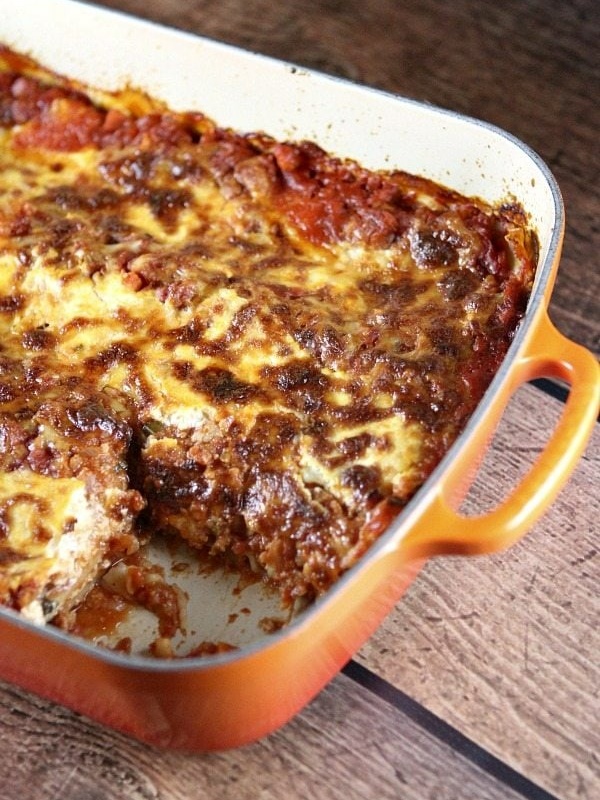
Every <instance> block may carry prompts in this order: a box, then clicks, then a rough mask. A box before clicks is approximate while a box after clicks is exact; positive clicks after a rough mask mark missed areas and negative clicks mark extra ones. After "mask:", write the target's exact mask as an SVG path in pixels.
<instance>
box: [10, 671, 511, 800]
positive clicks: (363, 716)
mask: <svg viewBox="0 0 600 800" xmlns="http://www.w3.org/2000/svg"><path fill="white" fill-rule="evenodd" d="M0 746H1V748H2V759H1V760H0V800H15V798H17V797H23V798H33V797H35V798H44V800H107V798H115V800H117V798H118V800H150V798H152V800H194V798H202V797H211V798H219V800H229V799H230V798H231V800H244V798H248V800H250V799H252V800H254V799H255V798H261V800H279V799H280V798H284V797H285V798H286V800H296V798H298V800H305V799H306V798H308V797H315V798H317V799H318V800H353V799H354V798H356V800H358V799H359V798H371V797H372V798H378V800H393V798H399V797H401V798H402V800H420V798H424V797H430V798H435V800H458V798H460V800H514V799H516V798H517V797H519V795H518V794H516V793H515V792H513V791H512V790H511V789H509V788H508V787H506V786H505V785H502V784H500V783H499V782H498V781H497V780H496V779H494V778H492V777H491V776H490V775H488V774H486V773H485V772H483V771H482V770H480V769H479V768H477V767H475V766H473V765H472V764H471V763H470V762H468V761H465V759H464V758H462V757H461V756H459V755H457V754H456V753H454V752H453V751H452V750H451V749H450V748H449V747H448V745H446V744H443V743H441V742H439V741H438V740H437V739H435V738H434V737H432V736H431V735H430V734H428V733H427V732H425V731H423V730H422V729H420V728H419V727H418V726H417V725H416V724H415V723H414V722H411V720H409V719H407V717H405V716H404V715H403V714H402V713H401V712H399V711H398V710H396V709H395V708H394V707H393V706H390V705H388V704H387V703H385V702H384V701H383V700H380V699H378V698H373V697H372V695H370V694H369V693H368V692H367V691H366V690H364V689H362V688H361V687H359V686H357V685H356V684H355V683H354V682H353V681H351V680H350V679H349V678H346V677H344V676H343V675H340V676H339V677H338V678H336V679H335V681H333V683H332V684H331V685H330V686H329V687H328V688H327V689H326V690H325V691H324V692H322V693H321V695H320V696H319V697H318V698H317V700H315V701H314V702H313V703H312V704H311V705H310V706H309V707H308V708H307V709H306V710H305V711H304V713H303V714H301V715H300V716H299V717H297V718H296V719H295V720H294V721H292V722H291V723H290V724H289V725H288V726H286V727H285V728H284V729H282V730H281V731H279V732H278V733H275V734H273V735H272V736H270V737H268V738H267V739H265V740H263V741H261V742H259V743H256V744H254V745H251V746H248V747H246V748H244V749H243V750H237V751H230V752H224V753H214V754H207V755H186V754H181V753H163V752H158V751H156V750H153V749H152V748H149V747H146V746H145V745H142V744H139V743H137V742H134V741H132V740H129V739H126V738H125V737H122V736H120V735H118V734H114V733H113V732H111V731H108V730H107V729H105V728H102V727H101V726H99V725H95V724H94V723H91V722H89V721H87V720H85V719H83V718H81V717H78V716H77V715H75V714H73V713H71V712H69V711H66V710H65V709H61V708H59V707H56V706H53V705H52V704H50V703H46V702H45V701H42V700H39V699H38V698H35V697H33V696H31V695H28V694H26V693H25V692H22V691H20V690H17V689H15V688H13V687H1V688H0ZM440 764H443V765H444V769H443V771H441V770H440V769H439V765H440Z"/></svg>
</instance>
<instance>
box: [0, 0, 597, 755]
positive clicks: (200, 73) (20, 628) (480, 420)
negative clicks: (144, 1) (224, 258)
mask: <svg viewBox="0 0 600 800" xmlns="http://www.w3.org/2000/svg"><path fill="white" fill-rule="evenodd" d="M0 19H1V20H2V21H1V22H0V39H1V40H2V41H3V42H5V43H6V44H8V45H9V46H11V47H13V48H14V49H16V50H19V51H22V52H27V53H29V54H31V55H32V56H33V57H34V58H37V59H38V60H40V61H41V62H42V63H44V64H45V65H47V66H49V67H51V68H53V69H55V70H57V71H59V72H62V73H64V74H67V75H69V76H71V77H75V78H78V79H80V80H83V81H84V82H86V83H89V84H91V85H96V86H99V87H102V88H105V89H110V88H115V89H116V88H121V87H123V86H124V85H125V84H130V85H134V86H136V87H139V88H142V89H145V90H147V91H148V92H150V93H151V94H153V95H157V96H159V97H161V98H163V99H164V100H166V101H167V102H168V103H169V104H170V105H172V106H174V107H177V108H181V109H200V110H202V111H204V112H205V113H207V114H208V115H209V116H211V117H212V118H213V119H215V120H216V121H217V122H218V123H220V124H222V125H226V126H231V127H234V128H236V129H238V130H242V131H253V130H264V131H266V132H268V133H270V134H272V135H274V136H276V137H283V138H293V139H300V138H307V139H313V140H316V141H317V142H319V143H320V144H321V145H322V146H323V147H325V148H326V149H328V150H330V151H332V152H334V153H336V154H338V155H342V156H347V157H351V158H356V159H358V160H359V161H361V162H362V163H363V164H364V165H365V166H368V167H375V168H377V167H379V168H394V167H398V168H401V169H404V170H407V171H411V172H415V173H420V174H423V175H426V176H428V177H430V178H433V179H435V180H438V181H440V182H442V183H444V184H447V185H449V186H452V187H453V188H455V189H458V190H459V191H462V192H464V193H467V194H475V195H479V196H481V197H483V198H485V199H486V200H488V201H491V202H494V201H498V200H501V199H506V198H509V197H510V198H516V199H517V200H518V201H519V202H520V203H521V204H522V206H523V207H524V208H525V209H526V210H527V211H528V213H529V214H530V217H531V222H532V225H533V226H534V227H535V228H536V230H537V234H538V237H539V240H540V243H541V254H540V264H539V269H538V274H537V279H536V284H535V287H534V291H533V294H532V297H531V302H530V304H529V307H528V311H527V313H526V317H525V319H524V322H523V323H522V325H521V327H520V329H519V331H518V333H517V336H516V338H515V340H514V343H513V345H512V346H511V348H510V351H509V354H508V356H507V358H506V360H505V362H504V364H503V366H502V368H501V370H500V371H499V373H498V375H497V377H496V378H495V380H494V381H493V383H492V386H491V387H490V389H489V391H488V392H487V394H486V396H485V398H484V400H483V402H482V403H481V405H480V407H479V408H478V409H477V411H476V413H475V414H474V416H473V418H472V419H471V421H470V422H469V424H468V426H467V428H466V430H465V431H464V433H463V434H462V436H461V437H460V439H459V440H458V441H457V442H456V444H455V445H454V446H453V447H452V449H451V451H450V452H449V453H448V455H447V457H446V458H445V459H444V460H443V462H442V463H441V464H440V466H439V467H438V469H436V471H435V472H434V474H433V475H432V476H431V478H430V479H429V480H428V481H427V483H426V485H425V486H424V487H423V489H422V490H421V491H420V492H419V493H418V494H417V495H416V496H415V498H414V499H413V501H412V502H411V503H410V504H409V506H408V507H407V508H406V510H405V511H404V513H403V514H402V515H401V516H400V518H399V519H397V520H396V522H394V523H393V524H392V525H391V526H390V529H389V530H388V531H387V532H386V533H385V534H384V535H383V536H382V537H381V539H380V540H379V541H378V542H377V543H376V544H375V545H374V546H373V548H372V549H371V550H370V551H369V552H368V553H367V555H366V557H364V559H363V560H362V562H361V563H360V564H359V565H358V566H357V567H355V568H354V569H352V570H351V571H350V572H348V573H347V574H346V575H345V576H344V577H343V578H342V580H340V582H339V583H338V584H337V585H336V586H335V587H334V588H333V590H331V591H330V592H329V593H328V594H327V595H326V596H325V597H323V598H322V599H320V600H319V601H318V602H317V603H316V604H315V605H314V606H312V607H311V608H310V609H309V610H308V611H305V612H304V613H303V614H301V615H300V616H299V617H298V618H296V619H295V620H293V621H291V622H290V624H289V625H287V626H286V627H285V628H283V629H282V630H280V631H278V632H277V633H274V634H271V635H269V636H267V635H258V634H257V633H256V632H254V634H252V635H249V634H248V633H247V631H246V632H245V633H242V634H240V636H241V638H240V644H241V646H240V648H239V649H238V650H235V651H231V652H226V653H221V654H217V655H213V656H209V657H204V658H191V659H182V660H174V661H163V660H153V659H150V658H144V657H140V656H135V655H134V656H127V655H121V654H117V653H113V652H111V651H107V650H104V649H101V648H97V647H94V646H93V645H89V644H87V643H85V642H82V641H79V640H75V639H73V638H71V637H69V636H68V635H65V634H64V633H62V632H61V631H58V630H55V629H53V628H51V627H48V628H46V629H42V630H40V629H39V628H36V627H35V626H33V625H32V624H29V623H28V622H26V621H24V620H23V619H21V618H19V617H18V615H17V614H15V613H13V612H11V611H9V610H6V609H2V610H0V676H1V677H2V678H4V679H7V680H9V681H13V682H15V683H17V684H19V685H21V686H23V687H25V688H27V689H30V690H32V691H34V692H37V693H39V694H41V695H44V696H46V697H49V698H52V699H54V700H56V701H59V702H62V703H64V704H65V705H68V706H70V707H72V708H74V709H76V710H78V711H80V712H82V713H84V714H87V715H89V716H90V717H92V718H95V719H97V720H99V721H101V722H103V723H105V724H107V725H110V726H113V727H114V728H116V729H119V730H121V731H125V732H127V733H130V734H132V735H134V736H136V737H139V738H140V739H142V740H145V741H147V742H151V743H154V744H157V745H160V746H169V747H178V748H185V749H188V750H205V749H215V748H224V747H230V746H235V745H240V744H243V743H245V742H248V741H251V740H253V739H255V738H257V737H259V736H262V735H264V734H267V733H269V732H270V731H272V730H274V729H275V728H276V727H278V726H279V725H282V724H283V723H284V722H286V721H287V720H288V719H289V718H290V717H291V716H293V715H294V714H295V713H296V712H297V711H299V710H300V709H301V708H302V707H303V706H304V705H305V704H306V703H307V702H308V701H309V700H310V699H311V698H312V697H313V696H314V695H315V694H316V693H317V692H318V691H319V690H320V689H321V688H322V687H323V686H324V685H325V684H326V683H327V681H328V680H330V679H331V678H332V677H333V676H334V675H335V674H336V672H337V671H338V670H339V669H340V668H341V666H342V665H343V664H344V663H345V662H346V661H347V660H348V659H349V658H350V656H351V655H352V654H353V653H354V652H355V651H356V650H357V648H358V647H360V645H361V644H362V643H363V642H364V641H365V639H366V638H367V637H368V636H369V635H370V634H371V633H372V631H373V630H374V629H375V628H376V627H377V625H378V624H379V623H380V621H381V620H382V618H383V616H384V615H385V614H386V613H387V612H388V611H389V609H390V608H391V607H392V605H393V604H394V603H395V602H396V601H397V600H398V599H399V597H400V596H401V594H402V592H403V591H404V589H405V588H406V587H407V585H408V584H409V583H410V581H411V580H412V579H413V578H414V576H415V574H416V573H417V571H418V570H419V568H420V567H421V565H422V564H423V561H424V560H425V559H426V558H428V557H430V556H433V555H437V554H442V553H462V554H471V553H486V552H491V551H493V550H496V549H498V548H500V547H504V546H506V545H509V544H511V543H512V542H514V541H516V540H517V539H518V538H519V537H520V536H521V535H522V534H523V533H524V531H525V530H526V529H527V528H528V527H529V526H531V525H532V523H533V522H534V521H535V520H536V518H537V517H538V516H539V515H540V514H541V513H542V512H543V511H544V509H545V508H546V507H547V506H548V505H549V504H550V503H551V502H552V500H553V498H554V497H555V495H556V493H557V492H558V491H559V489H560V487H561V486H562V485H563V483H564V482H565V480H566V479H567V477H568V475H569V474H570V472H571V471H572V469H573V466H574V464H575V462H576V460H577V458H578V456H579V455H580V454H581V452H582V450H583V448H584V446H585V443H586V441H587V438H588V436H589V433H590V431H591V428H592V425H593V424H594V420H595V417H596V414H597V413H598V403H599V396H600V374H599V370H598V364H597V362H596V360H595V359H594V357H593V356H592V355H591V354H590V353H588V352H587V351H585V350H584V349H582V348H581V347H579V346H578V345H576V344H573V343H572V342H570V341H568V340H566V339H565V338H564V337H563V336H562V335H561V334H560V333H558V332H557V331H556V330H555V329H554V327H553V326H552V325H551V323H550V322H549V320H548V316H547V310H546V306H547V303H548V299H549V295H550V292H551V288H552V284H553V280H554V276H555V272H556V269H557V266H558V261H559V255H560V248H561V241H562V235H563V224H564V223H563V209H562V203H561V198H560V194H559V191H558V188H557V186H556V184H555V182H554V180H553V178H552V176H551V175H550V173H549V171H548V169H547V168H546V166H545V165H544V164H543V163H542V162H541V161H540V159H539V158H538V157H537V156H536V155H535V154H534V153H532V152H531V151H530V150H529V149H528V148H527V147H525V146H524V145H523V144H521V143H520V142H518V141H516V140H515V139H514V138H512V137H511V136H509V135H507V134H506V133H503V132H502V131H499V130H497V129H494V128H491V127H490V126H488V125H485V124H482V123H480V122H476V121H473V120H470V119H465V118H464V117H461V116H458V115H456V114H453V113H449V112H446V111H441V110H439V109H436V108H432V107H430V106H427V105H423V104H419V103H416V102H413V101H410V100H406V99H402V98H398V97H392V96H389V95H386V94H383V93H380V92H375V91H371V90H367V89H364V88H361V87H358V86H355V85H352V84H348V83H346V82H342V81H338V80H334V79H331V78H327V77H324V76H321V75H317V74H314V73H309V72H307V71H305V70H303V69H298V68H295V67H292V66H290V65H288V64H284V63H280V62H276V61H272V60H270V59H266V58H264V57H260V56H256V55H253V54H250V53H246V52H243V51H240V50H237V49H235V48H231V47H228V46H224V45H221V44H217V43H215V42H212V41H207V40H204V39H199V38H197V37H194V36H190V35H187V34H183V33H180V32H176V31H172V30H167V29H164V28H161V27H158V26H155V25H151V24H148V23H146V22H142V21H139V20H135V19H131V18H128V17H125V16H122V15H119V14H115V13H113V12H107V11H105V10H100V9H98V8H95V7H93V6H89V5H82V4H79V3H76V2H72V1H71V0H45V2H43V3H39V2H38V0H20V3H19V9H18V13H15V7H14V3H13V0H0ZM540 376H549V377H554V378H558V379H562V380H564V381H566V382H567V383H568V384H570V387H571V391H570V394H569V399H568V402H567V404H566V407H565V410H564V413H563V415H562V418H561V420H560V422H559V424H558V426H557V428H556V429H555V430H554V432H552V433H550V434H549V440H548V443H547V445H546V447H545V449H544V451H543V452H542V454H541V456H540V457H539V459H538V460H537V462H536V463H535V464H534V466H533V467H532V469H531V470H530V472H529V473H528V475H527V476H526V477H525V478H524V479H523V480H522V482H521V483H520V484H519V485H518V486H517V487H516V488H515V489H514V490H513V492H512V493H511V494H510V496H509V497H508V498H507V499H506V500H505V501H503V502H502V504H501V505H500V506H498V507H496V508H495V509H494V510H493V511H491V512H490V513H487V514H485V515H484V516H482V517H477V518H471V517H470V518H464V517H463V516H460V515H458V513H457V512H456V510H455V509H456V508H457V506H458V503H459V501H460V499H461V498H462V497H463V495H464V493H465V491H466V489H467V488H468V485H469V482H470V480H471V478H472V477H473V474H474V472H475V470H476V467H477V464H478V463H479V461H480V459H481V456H482V454H483V452H484V450H485V447H486V444H487V442H488V440H489V438H490V437H491V434H492V432H493V429H494V427H495V425H496V423H497V421H498V419H499V417H500V416H501V414H502V410H503V408H504V407H505V405H506V403H507V402H508V400H509V398H510V396H511V395H512V393H513V392H514V391H515V389H516V388H517V387H518V386H519V385H520V384H521V383H523V382H524V381H527V380H530V379H532V378H536V377H540ZM201 591H204V589H202V590H201ZM207 591H208V593H209V595H210V597H204V598H202V597H200V598H199V599H197V601H196V602H197V603H198V604H199V605H201V606H204V607H205V609H206V607H207V605H206V604H207V603H210V602H212V609H214V613H215V614H217V611H219V610H220V612H221V614H223V613H225V616H227V614H228V613H229V612H230V611H231V608H230V607H229V606H228V605H227V604H228V602H233V601H232V600H231V597H232V595H231V592H230V591H220V592H219V591H218V590H217V589H216V588H215V587H214V586H213V587H212V588H210V587H208V589H207ZM227 598H229V600H228V599H227ZM246 601H247V600H246V598H245V600H244V602H246ZM247 602H251V599H250V600H248V601H247ZM212 613H213V612H212V610H211V611H210V612H209V614H208V616H209V617H210V616H211V615H212ZM256 613H258V614H259V615H261V614H263V613H264V609H263V610H258V611H257V612H256ZM205 616H206V615H205ZM244 637H245V639H244Z"/></svg>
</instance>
